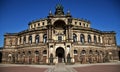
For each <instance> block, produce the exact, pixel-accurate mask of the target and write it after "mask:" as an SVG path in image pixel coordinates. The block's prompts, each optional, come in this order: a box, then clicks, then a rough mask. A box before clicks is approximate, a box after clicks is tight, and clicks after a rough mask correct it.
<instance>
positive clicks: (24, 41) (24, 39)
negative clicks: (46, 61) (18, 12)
mask: <svg viewBox="0 0 120 72" xmlns="http://www.w3.org/2000/svg"><path fill="white" fill-rule="evenodd" d="M25 43H26V36H24V38H23V44H25Z"/></svg>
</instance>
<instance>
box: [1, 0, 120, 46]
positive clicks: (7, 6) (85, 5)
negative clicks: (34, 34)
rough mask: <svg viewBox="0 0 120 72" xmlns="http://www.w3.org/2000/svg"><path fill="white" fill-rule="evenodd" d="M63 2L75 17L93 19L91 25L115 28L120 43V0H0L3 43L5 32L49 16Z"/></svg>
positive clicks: (18, 28)
mask: <svg viewBox="0 0 120 72" xmlns="http://www.w3.org/2000/svg"><path fill="white" fill-rule="evenodd" d="M58 3H61V4H62V5H63V7H64V12H65V13H66V12H67V11H68V10H69V11H70V12H71V14H72V16H73V17H74V18H83V19H87V20H89V21H90V22H91V28H94V29H98V30H101V31H115V32H116V33H117V34H116V40H117V45H120V0H0V47H2V46H3V44H4V34H5V33H16V32H20V31H23V30H26V29H27V28H28V23H29V22H30V21H32V20H36V19H40V18H46V17H47V16H48V13H49V11H50V10H51V11H52V13H54V11H55V6H56V4H58Z"/></svg>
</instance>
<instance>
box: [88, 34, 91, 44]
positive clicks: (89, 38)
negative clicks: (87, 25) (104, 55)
mask: <svg viewBox="0 0 120 72" xmlns="http://www.w3.org/2000/svg"><path fill="white" fill-rule="evenodd" d="M88 43H91V36H90V35H88Z"/></svg>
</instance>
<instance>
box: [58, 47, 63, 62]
mask: <svg viewBox="0 0 120 72" xmlns="http://www.w3.org/2000/svg"><path fill="white" fill-rule="evenodd" d="M56 57H58V62H59V63H60V62H62V60H63V59H65V51H64V49H63V48H62V47H58V48H57V49H56Z"/></svg>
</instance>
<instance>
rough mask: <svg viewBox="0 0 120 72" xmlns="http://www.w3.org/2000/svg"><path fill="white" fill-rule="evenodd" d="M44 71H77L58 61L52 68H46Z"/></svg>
mask: <svg viewBox="0 0 120 72" xmlns="http://www.w3.org/2000/svg"><path fill="white" fill-rule="evenodd" d="M45 72H77V71H76V70H75V69H73V68H72V67H71V68H70V67H67V66H66V65H65V64H64V63H58V64H56V65H55V66H54V67H53V68H50V69H48V70H46V71H45Z"/></svg>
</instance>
